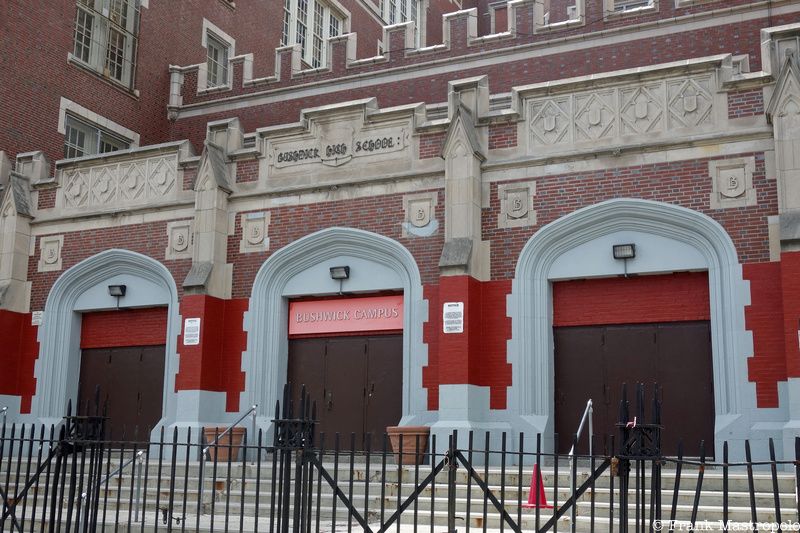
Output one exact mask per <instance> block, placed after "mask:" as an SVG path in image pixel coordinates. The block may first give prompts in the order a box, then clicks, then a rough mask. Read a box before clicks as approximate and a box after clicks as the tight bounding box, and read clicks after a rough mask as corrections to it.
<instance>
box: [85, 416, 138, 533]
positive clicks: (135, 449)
mask: <svg viewBox="0 0 800 533" xmlns="http://www.w3.org/2000/svg"><path fill="white" fill-rule="evenodd" d="M137 433H138V431H136V430H134V432H133V435H134V436H133V439H134V440H133V448H132V449H131V485H130V488H129V489H128V531H130V530H131V518H132V515H131V510H132V509H133V506H134V503H135V504H136V505H137V508H136V512H137V514H138V512H139V509H138V501H137V502H134V493H135V490H134V489H135V487H134V483H135V481H136V473H137V471H138V470H137V468H136V453H137V452H138V451H139V443H138V442H136V436H137ZM81 474H82V473H81ZM120 474H122V472H120ZM120 488H121V486H120Z"/></svg>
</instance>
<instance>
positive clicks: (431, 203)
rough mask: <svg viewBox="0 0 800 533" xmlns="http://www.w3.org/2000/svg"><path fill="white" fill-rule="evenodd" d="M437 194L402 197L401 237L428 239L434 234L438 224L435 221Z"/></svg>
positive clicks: (427, 193)
mask: <svg viewBox="0 0 800 533" xmlns="http://www.w3.org/2000/svg"><path fill="white" fill-rule="evenodd" d="M438 198H439V194H438V193H437V192H426V193H419V194H409V195H406V196H404V197H403V211H404V212H405V216H404V217H403V225H402V226H403V231H402V236H403V237H408V236H412V235H413V236H417V237H429V236H431V235H433V234H434V233H436V230H437V229H438V228H439V222H438V221H437V220H436V204H437V203H438Z"/></svg>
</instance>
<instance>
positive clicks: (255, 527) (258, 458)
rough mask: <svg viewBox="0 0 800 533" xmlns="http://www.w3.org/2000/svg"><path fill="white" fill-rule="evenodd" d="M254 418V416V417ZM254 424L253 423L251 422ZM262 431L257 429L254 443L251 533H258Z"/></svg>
mask: <svg viewBox="0 0 800 533" xmlns="http://www.w3.org/2000/svg"><path fill="white" fill-rule="evenodd" d="M254 416H255V415H254ZM253 423H254V424H255V421H254V422H253ZM263 439H264V430H263V429H261V428H258V441H257V442H256V497H255V510H256V512H255V520H254V521H253V533H258V520H259V518H260V517H259V511H260V510H261V499H260V498H261V447H262V446H263Z"/></svg>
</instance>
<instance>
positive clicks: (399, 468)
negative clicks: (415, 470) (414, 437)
mask: <svg viewBox="0 0 800 533" xmlns="http://www.w3.org/2000/svg"><path fill="white" fill-rule="evenodd" d="M433 442H434V453H436V449H435V446H436V444H435V443H436V440H435V435H434V441H433ZM398 448H399V453H398V458H397V512H398V513H399V512H400V505H401V502H402V496H401V493H402V492H403V490H402V487H403V457H404V455H403V436H402V435H401V436H400V446H398ZM397 533H400V517H399V516H398V517H397Z"/></svg>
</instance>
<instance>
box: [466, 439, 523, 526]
mask: <svg viewBox="0 0 800 533" xmlns="http://www.w3.org/2000/svg"><path fill="white" fill-rule="evenodd" d="M518 460H519V465H518V469H517V525H518V526H519V528H520V529H522V490H523V488H522V464H523V463H524V462H525V433H524V432H522V431H520V432H519V456H518ZM471 464H472V461H470V465H471ZM467 516H469V510H468V511H467Z"/></svg>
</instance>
